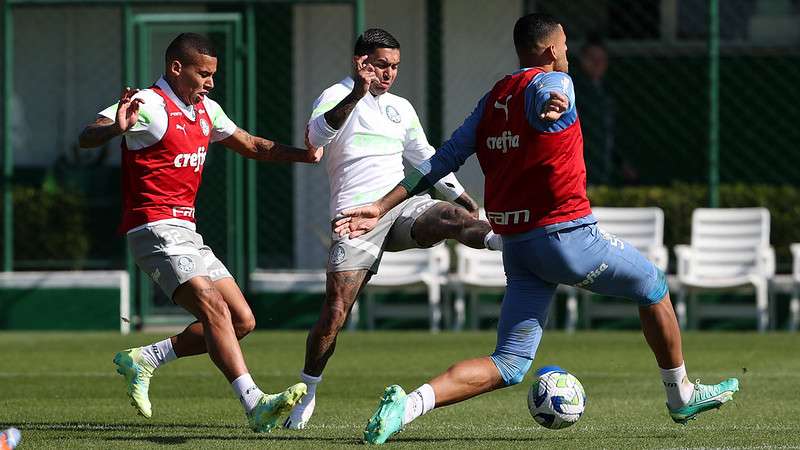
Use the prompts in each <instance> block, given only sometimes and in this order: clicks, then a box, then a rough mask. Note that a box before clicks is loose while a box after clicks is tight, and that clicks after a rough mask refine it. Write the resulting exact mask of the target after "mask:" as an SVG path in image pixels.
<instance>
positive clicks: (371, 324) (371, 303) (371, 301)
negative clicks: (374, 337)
mask: <svg viewBox="0 0 800 450" xmlns="http://www.w3.org/2000/svg"><path fill="white" fill-rule="evenodd" d="M364 300H366V301H367V305H366V306H367V329H368V330H370V331H373V330H375V307H376V306H375V294H373V293H371V292H367V293H366V294H365V295H364Z"/></svg>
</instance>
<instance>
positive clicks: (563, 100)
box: [539, 91, 569, 122]
mask: <svg viewBox="0 0 800 450" xmlns="http://www.w3.org/2000/svg"><path fill="white" fill-rule="evenodd" d="M568 108H569V99H568V98H567V96H566V95H564V94H562V93H560V92H555V91H553V92H551V93H550V98H548V99H547V102H545V104H544V107H543V108H542V112H541V113H540V114H539V118H540V119H542V120H546V121H548V122H555V121H556V120H558V119H559V118H561V115H562V114H564V113H565V112H567V109H568Z"/></svg>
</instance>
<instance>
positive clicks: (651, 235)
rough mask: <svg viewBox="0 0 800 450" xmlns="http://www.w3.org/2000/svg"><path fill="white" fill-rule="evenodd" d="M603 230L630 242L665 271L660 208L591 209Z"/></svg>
mask: <svg viewBox="0 0 800 450" xmlns="http://www.w3.org/2000/svg"><path fill="white" fill-rule="evenodd" d="M592 213H593V214H594V216H595V217H596V218H597V223H598V225H599V226H600V228H602V229H603V230H605V231H608V232H609V233H611V234H614V235H616V236H618V237H620V238H622V239H623V240H625V241H627V242H629V243H630V244H631V245H633V246H634V247H636V248H637V249H638V250H639V251H640V252H642V253H643V254H644V255H645V256H646V257H647V258H648V259H650V260H651V261H653V263H654V264H655V265H656V267H658V268H659V269H661V270H663V271H666V270H667V258H668V257H667V249H666V247H664V212H663V211H662V210H661V208H607V207H598V208H592Z"/></svg>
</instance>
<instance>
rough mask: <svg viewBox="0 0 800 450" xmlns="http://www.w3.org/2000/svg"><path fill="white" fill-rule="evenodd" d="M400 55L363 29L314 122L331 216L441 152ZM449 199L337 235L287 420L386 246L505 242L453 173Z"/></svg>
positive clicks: (414, 203) (292, 421)
mask: <svg viewBox="0 0 800 450" xmlns="http://www.w3.org/2000/svg"><path fill="white" fill-rule="evenodd" d="M399 64H400V44H399V43H398V42H397V40H396V39H395V38H394V37H393V36H392V35H391V34H389V33H388V32H386V31H385V30H381V29H377V28H373V29H369V30H367V31H365V32H364V33H363V34H362V35H361V36H359V38H358V39H357V41H356V44H355V51H354V56H353V76H351V77H347V78H345V79H344V80H342V81H340V82H339V83H337V84H334V85H333V86H331V87H329V88H328V89H326V90H325V91H324V92H323V93H322V95H320V96H319V98H318V99H317V100H316V102H315V103H314V110H313V112H312V114H311V118H310V120H309V123H308V133H307V139H306V140H307V145H308V148H309V151H311V150H313V149H316V148H319V147H324V148H325V152H326V154H327V158H326V168H327V171H328V178H329V180H330V191H331V198H330V217H331V220H333V219H334V218H336V217H337V215H338V214H339V213H340V212H341V211H342V210H344V209H347V208H351V207H354V206H357V205H364V204H367V203H370V202H372V201H374V200H376V199H378V198H380V197H381V196H382V195H383V194H385V193H387V192H389V190H391V189H392V187H394V185H395V184H397V183H398V182H399V181H400V180H402V179H403V177H404V173H403V159H404V158H405V159H406V160H407V161H408V162H409V163H410V164H411V165H413V166H416V165H418V164H420V163H421V162H422V161H424V160H426V159H428V158H430V157H431V156H432V155H433V154H434V149H433V147H431V146H430V144H428V140H427V139H426V137H425V132H424V131H423V130H422V126H421V125H420V123H419V119H418V118H417V113H416V112H415V111H414V107H413V106H411V104H410V103H409V102H408V100H406V99H404V98H402V97H398V96H397V95H394V94H391V93H389V92H388V91H389V89H390V88H391V87H392V84H393V83H394V81H395V79H396V77H397V70H398V66H399ZM435 187H436V188H437V190H438V191H439V193H441V195H443V196H444V197H445V198H447V200H450V201H453V202H454V203H456V204H457V205H459V206H460V207H459V206H454V205H452V204H450V203H447V202H444V201H439V200H433V199H431V198H430V196H427V195H425V196H420V197H414V198H411V199H409V200H408V201H407V202H404V203H403V204H402V205H398V206H397V207H396V208H394V209H392V211H389V212H388V214H387V215H386V216H385V218H384V220H383V221H382V222H381V224H380V225H378V227H377V228H376V229H375V230H374V231H373V232H371V233H369V234H367V235H364V236H362V237H361V238H359V239H349V238H340V237H339V236H338V235H335V234H334V235H333V237H332V239H333V243H332V245H331V249H330V254H329V259H328V268H327V272H328V276H327V289H326V296H325V297H326V298H325V302H324V304H323V306H322V310H321V311H320V317H319V320H318V321H317V323H316V324H315V325H314V327H313V328H312V329H311V331H310V332H309V334H308V339H307V341H306V357H305V366H304V368H303V371H302V373H301V374H300V378H301V380H302V381H303V382H304V383H306V384H307V385H308V394H307V395H306V397H305V398H304V399H303V400H302V401H301V402H300V404H298V405H297V406H296V407H295V408H294V409H293V410H292V413H291V415H290V416H289V418H288V419H287V420H286V422H285V424H284V426H286V427H287V428H292V429H300V428H304V427H305V425H306V423H308V421H309V419H310V418H311V415H312V414H313V412H314V407H315V404H316V387H317V384H318V383H319V382H320V381H321V380H322V371H323V370H324V369H325V365H326V364H327V362H328V359H329V358H330V357H331V355H332V354H333V351H334V348H335V346H336V336H337V334H338V333H339V330H340V329H341V328H342V326H343V325H344V323H345V321H346V320H347V316H348V315H349V314H350V310H351V309H352V307H353V304H354V303H355V301H356V299H357V298H358V294H359V292H360V291H361V289H362V288H363V287H364V285H365V284H366V283H367V282H368V281H369V279H370V277H371V276H372V275H373V274H375V273H377V271H378V266H379V264H380V260H381V255H382V253H383V251H385V250H386V251H400V250H405V249H409V248H426V247H431V246H433V245H435V244H436V243H438V242H440V241H442V240H444V239H456V240H458V241H460V242H462V243H464V244H466V245H468V246H470V247H473V248H487V247H488V248H491V249H494V250H499V249H500V248H501V247H502V243H501V242H500V239H499V236H496V235H494V233H492V231H491V227H490V226H489V223H488V222H485V221H481V220H478V218H477V217H478V205H477V204H476V203H475V201H474V200H473V199H472V198H470V196H469V195H467V194H466V193H465V192H464V188H462V187H461V185H460V184H459V182H458V180H456V178H455V176H454V175H453V174H449V175H447V176H445V177H444V178H442V179H441V180H440V181H439V182H438V183H437V184H436V186H435Z"/></svg>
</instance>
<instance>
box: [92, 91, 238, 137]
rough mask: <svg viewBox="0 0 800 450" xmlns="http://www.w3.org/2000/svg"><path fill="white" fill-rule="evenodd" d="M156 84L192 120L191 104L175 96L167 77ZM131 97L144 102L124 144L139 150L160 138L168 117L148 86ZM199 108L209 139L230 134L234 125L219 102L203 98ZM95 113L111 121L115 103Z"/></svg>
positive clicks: (160, 101) (115, 116)
mask: <svg viewBox="0 0 800 450" xmlns="http://www.w3.org/2000/svg"><path fill="white" fill-rule="evenodd" d="M156 86H158V87H159V88H161V90H162V91H164V92H165V93H166V94H167V96H168V97H169V98H170V99H171V100H172V101H173V103H175V104H176V105H177V106H178V108H179V109H180V110H181V112H183V114H184V115H185V116H186V117H188V118H189V119H190V120H194V116H195V106H194V105H187V104H185V103H183V100H181V99H179V98H178V96H176V95H175V92H173V90H172V88H171V87H170V85H169V83H167V80H165V79H164V77H161V78H159V79H158V81H156ZM133 98H140V99H142V100H144V103H143V104H141V105H140V106H139V120H137V121H136V124H135V125H134V126H133V127H131V129H130V130H128V131H127V132H125V143H126V144H127V146H128V149H129V150H139V149H142V148H145V147H149V146H151V145H153V144H155V143H156V142H158V141H160V140H161V138H163V137H164V134H165V133H166V132H167V126H168V124H169V120H168V119H169V118H168V117H167V109H166V107H165V105H164V98H163V97H161V96H160V95H158V94H157V93H155V92H154V91H153V90H152V89H143V90H141V91H139V92H137V93H136V95H134V96H133ZM202 105H203V106H202V107H203V108H205V110H206V114H207V115H208V117H210V118H211V142H217V141H221V140H223V139H225V138H227V137H229V136H231V135H232V134H233V133H234V132H235V131H236V130H237V127H236V124H235V123H233V121H231V119H229V118H228V116H227V115H225V111H223V110H222V107H221V106H219V103H217V102H215V101H214V100H211V99H210V98H208V97H207V96H206V97H203V101H202ZM97 114H98V115H99V116H103V117H107V118H109V119H111V120H116V118H117V103H115V104H113V105H111V106H109V107H108V108H106V109H104V110H102V111H100V112H99V113H97Z"/></svg>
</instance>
